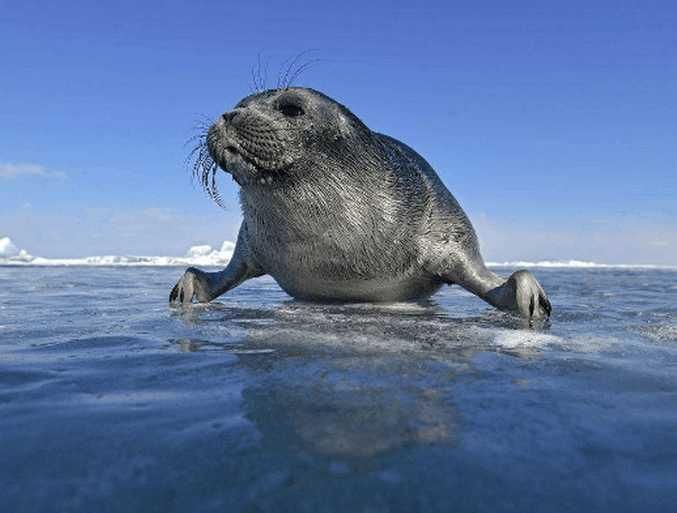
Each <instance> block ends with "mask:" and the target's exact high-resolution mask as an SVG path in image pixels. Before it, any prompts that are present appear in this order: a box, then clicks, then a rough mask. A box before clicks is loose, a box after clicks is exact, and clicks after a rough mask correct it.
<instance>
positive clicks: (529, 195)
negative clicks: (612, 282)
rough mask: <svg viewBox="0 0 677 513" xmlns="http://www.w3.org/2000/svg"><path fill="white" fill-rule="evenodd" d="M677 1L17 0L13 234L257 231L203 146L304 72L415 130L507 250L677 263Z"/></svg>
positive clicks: (10, 38)
mask: <svg viewBox="0 0 677 513" xmlns="http://www.w3.org/2000/svg"><path fill="white" fill-rule="evenodd" d="M676 26H677V4H674V3H673V2H662V3H660V2H606V1H596V2H557V3H555V2H465V3H463V4H461V3H456V2H440V3H433V2H429V3H426V4H425V6H421V5H419V4H416V3H413V2H407V3H404V2H401V3H397V2H386V3H380V2H364V1H362V2H335V3H331V4H330V3H324V2H294V1H285V2H278V3H273V2H266V3H263V2H254V1H247V2H244V1H238V2H227V1H221V2H195V1H192V2H109V3H103V2H82V3H81V2H75V1H69V2H49V3H48V2H41V3H35V2H10V1H0V66H2V73H1V74H0V76H1V78H0V119H1V120H2V123H1V124H0V236H2V235H9V236H10V237H12V239H13V240H14V242H15V243H16V244H17V246H19V247H23V248H26V249H28V250H29V251H30V252H31V253H34V254H38V255H42V256H55V257H56V256H80V255H92V254H111V253H112V254H155V255H159V254H182V253H183V252H185V250H186V249H187V248H188V247H189V246H191V245H193V244H198V243H208V244H212V245H220V242H221V241H222V240H224V239H232V238H233V237H234V235H235V233H236V230H237V227H238V225H239V221H240V217H239V206H238V203H237V198H236V187H235V184H234V183H233V182H232V181H231V180H230V179H228V178H226V179H224V180H223V181H222V183H223V186H222V190H223V191H224V196H225V198H226V206H227V209H226V210H225V211H224V210H221V209H220V208H218V207H217V206H215V205H214V204H212V203H210V201H209V200H208V199H207V198H206V196H205V195H204V194H203V193H202V192H201V191H200V190H199V189H198V188H196V187H193V186H192V185H191V180H190V173H189V172H188V171H187V169H186V167H185V165H184V160H185V157H186V155H187V152H188V148H187V147H186V146H184V143H185V141H186V140H187V139H188V138H189V137H190V136H191V135H192V134H193V133H194V130H193V127H194V125H195V123H196V121H198V120H199V119H200V118H201V117H203V116H208V117H215V116H217V115H219V114H220V113H221V112H223V111H225V110H228V109H230V108H231V107H232V106H233V105H234V104H235V103H237V101H238V100H239V99H240V98H241V97H243V96H245V95H246V94H248V93H249V91H250V87H251V86H250V69H251V67H252V65H254V64H255V63H256V60H257V54H259V53H261V54H262V56H263V58H264V60H268V61H269V70H270V71H269V74H270V77H271V80H270V82H271V84H273V83H274V81H275V76H276V74H277V71H278V69H279V67H280V65H281V64H282V63H283V61H284V60H285V59H287V58H288V57H290V56H293V55H295V54H297V53H298V52H300V51H303V50H307V49H314V50H315V51H314V52H313V54H312V56H313V57H317V58H319V59H320V62H319V63H318V64H317V65H316V66H315V67H314V68H313V69H311V70H310V71H308V72H307V73H305V74H304V75H303V76H302V77H301V79H300V80H299V81H298V84H299V85H306V86H310V87H314V88H316V89H320V90H322V91H324V92H325V93H327V94H329V95H330V96H332V97H334V98H336V99H337V100H339V101H341V102H342V103H344V104H345V105H347V106H348V107H349V108H350V109H351V110H352V111H353V112H354V113H355V114H357V115H358V116H360V117H361V118H362V119H363V120H364V121H365V122H366V124H367V125H368V126H369V127H370V128H372V129H373V130H376V131H380V132H384V133H387V134H389V135H392V136H394V137H396V138H398V139H401V140H403V141H404V142H406V143H408V144H409V145H411V146H413V147H414V148H415V149H416V150H417V151H418V152H419V153H421V154H422V155H423V156H424V157H425V158H426V159H427V160H428V161H429V162H430V163H431V164H432V165H433V167H434V168H435V169H436V170H437V171H438V173H439V174H440V175H441V176H442V178H443V180H444V182H445V183H446V184H447V186H448V187H449V188H450V190H451V191H452V192H453V193H454V194H455V195H456V197H457V199H458V200H459V201H460V202H461V204H462V206H463V207H464V208H465V210H466V212H468V214H469V215H470V217H471V219H472V221H473V223H474V224H475V227H476V229H477V231H478V233H479V236H480V240H481V242H482V249H483V253H484V255H485V257H486V258H487V259H489V260H494V261H495V260H515V259H523V260H537V259H546V258H550V259H570V258H577V259H585V260H596V261H600V262H609V263H622V262H624V263H657V264H677V201H675V199H676V198H677V144H676V143H677V122H675V120H677V58H676V57H675V49H676V48H677V30H675V27H676Z"/></svg>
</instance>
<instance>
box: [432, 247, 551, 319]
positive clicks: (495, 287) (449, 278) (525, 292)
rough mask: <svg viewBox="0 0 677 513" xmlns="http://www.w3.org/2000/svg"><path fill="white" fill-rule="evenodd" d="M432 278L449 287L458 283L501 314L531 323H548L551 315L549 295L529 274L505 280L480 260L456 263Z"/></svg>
mask: <svg viewBox="0 0 677 513" xmlns="http://www.w3.org/2000/svg"><path fill="white" fill-rule="evenodd" d="M433 274H435V275H436V276H438V277H439V278H441V279H442V281H444V282H446V283H449V284H453V283H457V284H458V285H460V286H461V287H463V288H464V289H466V290H467V291H469V292H472V293H473V294H475V295H476V296H478V297H480V298H482V299H483V300H484V301H486V302H487V303H489V304H490V305H492V306H495V307H496V308H498V309H500V310H505V311H508V312H512V313H515V314H518V315H519V316H520V317H523V318H525V319H529V321H532V320H538V319H547V318H549V317H550V314H551V313H552V305H551V304H550V300H549V299H548V296H547V294H546V293H545V291H544V290H543V287H541V284H540V283H538V281H537V280H536V278H535V277H534V275H533V274H531V273H530V272H529V271H525V270H521V271H515V272H514V273H512V274H511V275H510V277H509V278H508V279H507V280H506V279H505V278H501V277H500V276H498V275H496V274H495V273H493V272H491V271H490V270H489V269H487V268H486V266H485V265H484V263H483V262H482V261H481V260H480V258H479V257H477V258H475V259H467V260H464V261H462V262H454V264H453V265H447V266H444V267H442V268H441V269H437V270H434V271H433Z"/></svg>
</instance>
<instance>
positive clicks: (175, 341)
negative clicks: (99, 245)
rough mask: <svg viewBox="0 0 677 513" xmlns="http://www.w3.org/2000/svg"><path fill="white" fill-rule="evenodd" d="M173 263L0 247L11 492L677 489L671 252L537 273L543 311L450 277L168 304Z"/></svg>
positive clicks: (323, 497)
mask: <svg viewBox="0 0 677 513" xmlns="http://www.w3.org/2000/svg"><path fill="white" fill-rule="evenodd" d="M512 270H513V269H509V268H504V269H499V272H501V273H503V274H505V275H508V274H509V273H510V272H511V271H512ZM182 271H183V269H182V268H177V267H157V268H146V267H134V268H112V267H90V268H85V267H52V268H43V267H0V442H1V444H0V446H1V448H0V489H1V490H2V491H1V493H0V510H2V511H7V512H13V513H18V512H137V511H138V512H163V513H167V512H191V511H195V512H197V511H200V512H202V511H206V512H211V511H214V512H217V511H218V512H237V511H252V512H254V511H257V512H258V511H262V512H264V511H265V512H268V511H269V512H294V513H297V512H312V513H316V512H323V511H336V512H407V513H411V512H416V511H425V512H449V511H454V512H463V511H473V512H477V511H483V512H492V513H495V512H503V511H511V512H516V513H518V512H519V513H524V512H529V511H571V512H576V513H578V512H581V511H585V512H592V511H600V512H609V511H613V512H621V511H637V512H646V511H668V510H670V509H671V508H675V505H676V504H677V271H675V270H628V269H537V270H536V271H535V273H534V274H535V275H536V277H537V278H538V279H539V281H540V282H541V283H542V284H543V286H544V288H545V289H546V290H547V291H548V293H549V295H550V299H551V300H552V303H553V307H554V316H553V319H552V322H551V324H550V326H544V327H537V329H529V328H528V327H527V326H524V325H523V324H522V323H521V321H519V320H516V319H513V318H511V317H510V316H507V315H505V314H502V313H499V312H496V311H494V310H493V309H491V308H489V307H488V306H487V305H485V304H484V303H482V302H481V301H480V300H478V299H477V298H475V297H473V296H471V295H470V294H468V293H466V292H464V291H463V290H462V289H460V288H456V287H447V288H444V289H443V290H442V291H441V292H440V293H438V294H437V295H436V296H434V297H433V298H432V299H431V300H430V301H428V302H426V303H422V304H394V305H338V306H327V305H313V304H305V303H300V302H296V301H293V300H292V299H290V298H289V297H288V296H287V295H286V294H284V293H283V292H282V291H281V290H280V289H279V288H278V287H277V285H276V284H275V283H274V282H273V281H271V280H269V279H259V280H254V281H251V282H247V283H245V284H244V285H242V286H240V287H239V288H237V289H235V290H234V291H232V292H230V293H229V294H227V295H225V296H223V297H222V298H220V301H219V302H218V303H215V304H212V305H209V306H197V307H192V308H188V309H185V310H181V309H177V308H170V307H169V306H168V304H167V297H168V294H169V290H170V289H171V287H172V286H173V284H174V283H175V281H176V279H178V277H179V276H180V275H181V273H182Z"/></svg>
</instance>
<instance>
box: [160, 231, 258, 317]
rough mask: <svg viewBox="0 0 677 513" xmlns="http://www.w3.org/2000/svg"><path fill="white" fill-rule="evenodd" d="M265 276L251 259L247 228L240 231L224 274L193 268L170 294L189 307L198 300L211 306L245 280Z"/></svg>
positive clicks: (170, 296)
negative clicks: (247, 242)
mask: <svg viewBox="0 0 677 513" xmlns="http://www.w3.org/2000/svg"><path fill="white" fill-rule="evenodd" d="M263 274H265V273H264V272H263V271H261V270H260V269H259V268H258V266H257V265H255V263H254V262H253V261H252V259H251V258H250V256H249V251H248V250H247V245H246V242H245V241H244V237H243V228H240V234H239V236H238V238H237V244H236V245H235V249H234V250H233V256H232V257H231V259H230V262H229V263H228V265H227V266H226V268H225V269H224V270H223V271H219V272H215V273H208V272H205V271H201V270H200V269H197V268H195V267H189V268H188V269H186V272H185V273H183V276H181V278H180V279H179V281H178V282H177V283H176V285H174V288H173V289H172V291H171V292H170V293H169V302H170V303H180V304H189V303H192V302H193V300H196V301H197V302H198V303H208V302H209V301H211V300H213V299H216V298H217V297H219V296H220V295H221V294H223V293H225V292H227V291H229V290H230V289H232V288H235V287H237V286H238V285H239V284H240V283H242V282H243V281H245V280H248V279H249V278H255V277H257V276H262V275H263Z"/></svg>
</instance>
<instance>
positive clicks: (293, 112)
mask: <svg viewBox="0 0 677 513" xmlns="http://www.w3.org/2000/svg"><path fill="white" fill-rule="evenodd" d="M278 109H279V111H280V112H281V113H282V114H284V115H285V116H287V117H289V118H296V117H298V116H302V115H303V114H305V113H304V112H303V109H302V108H301V107H299V106H298V105H294V104H293V103H283V104H281V105H280V106H279V107H278Z"/></svg>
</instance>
